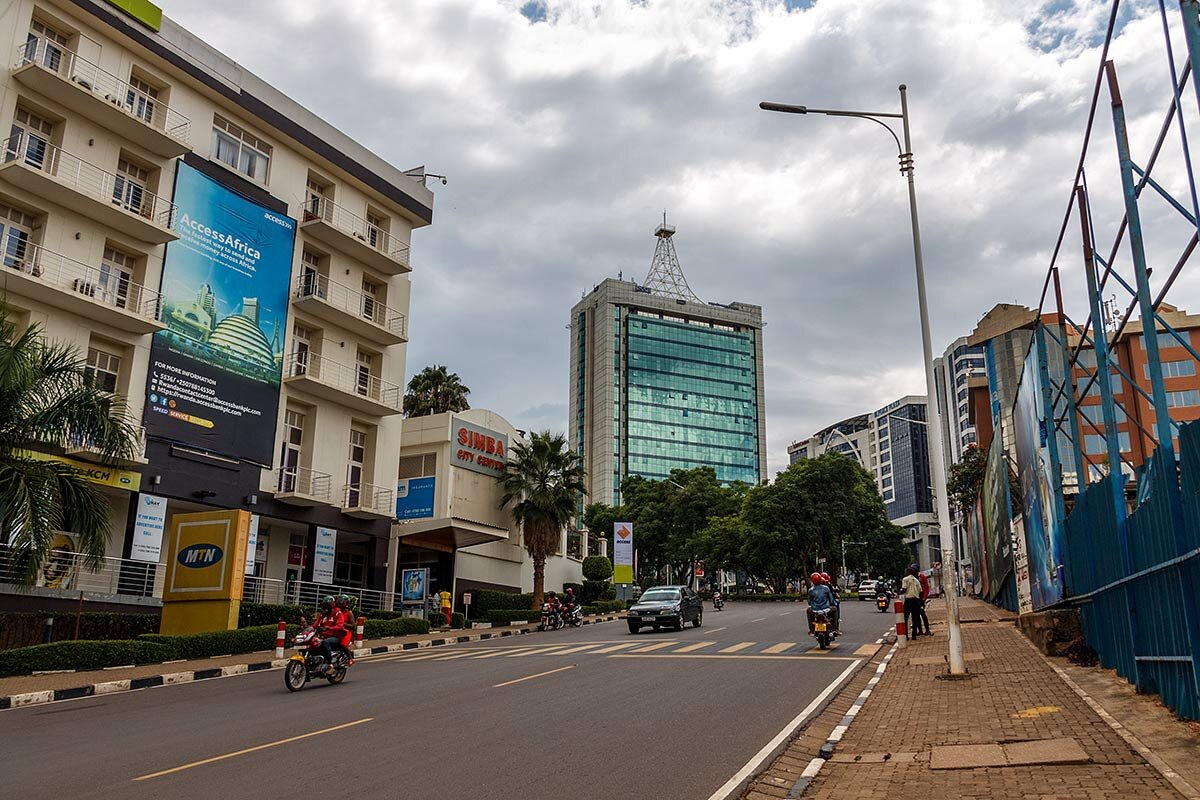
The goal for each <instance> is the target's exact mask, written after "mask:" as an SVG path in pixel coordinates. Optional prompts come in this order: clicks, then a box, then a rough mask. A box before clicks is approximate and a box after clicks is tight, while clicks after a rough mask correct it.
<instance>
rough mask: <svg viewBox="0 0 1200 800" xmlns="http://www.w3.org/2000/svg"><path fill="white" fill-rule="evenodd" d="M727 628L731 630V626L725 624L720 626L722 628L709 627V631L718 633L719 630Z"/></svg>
mask: <svg viewBox="0 0 1200 800" xmlns="http://www.w3.org/2000/svg"><path fill="white" fill-rule="evenodd" d="M725 630H729V626H728V625H725V626H723V627H720V628H709V629H708V632H709V633H716V632H717V631H725Z"/></svg>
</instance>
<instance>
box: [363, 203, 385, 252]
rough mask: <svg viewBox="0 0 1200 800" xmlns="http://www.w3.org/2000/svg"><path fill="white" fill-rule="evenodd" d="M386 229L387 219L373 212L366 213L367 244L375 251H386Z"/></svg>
mask: <svg viewBox="0 0 1200 800" xmlns="http://www.w3.org/2000/svg"><path fill="white" fill-rule="evenodd" d="M387 228H388V218H387V217H385V216H383V215H382V214H379V213H378V212H375V211H370V210H368V211H367V244H369V245H371V247H374V248H375V249H376V250H386V249H387Z"/></svg>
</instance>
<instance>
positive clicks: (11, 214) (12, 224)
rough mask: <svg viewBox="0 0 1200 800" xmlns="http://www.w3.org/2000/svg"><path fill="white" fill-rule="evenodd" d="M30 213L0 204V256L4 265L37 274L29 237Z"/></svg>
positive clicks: (30, 232) (31, 234)
mask: <svg viewBox="0 0 1200 800" xmlns="http://www.w3.org/2000/svg"><path fill="white" fill-rule="evenodd" d="M33 224H34V218H33V215H32V214H26V213H25V212H24V211H18V210H17V209H15V208H11V207H9V206H5V205H0V257H3V259H4V266H6V267H9V268H10V269H19V270H21V271H22V272H28V273H30V274H32V275H39V274H41V271H40V270H39V269H38V267H37V264H36V260H35V258H34V249H33V245H32V242H31V241H30V239H31V238H32V236H33Z"/></svg>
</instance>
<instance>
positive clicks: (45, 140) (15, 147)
mask: <svg viewBox="0 0 1200 800" xmlns="http://www.w3.org/2000/svg"><path fill="white" fill-rule="evenodd" d="M53 135H54V123H53V122H50V121H49V120H46V119H43V118H41V117H39V116H38V115H37V114H34V113H32V112H30V111H27V110H25V109H24V108H21V107H20V106H17V110H16V113H14V114H13V123H12V128H11V129H10V131H9V140H8V147H7V148H6V151H5V153H4V160H5V161H13V160H15V159H18V158H23V159H24V160H25V163H26V164H28V165H29V166H31V167H33V168H34V169H44V170H49V169H50V167H51V166H52V165H51V163H50V161H51V159H50V138H51V137H52V136H53Z"/></svg>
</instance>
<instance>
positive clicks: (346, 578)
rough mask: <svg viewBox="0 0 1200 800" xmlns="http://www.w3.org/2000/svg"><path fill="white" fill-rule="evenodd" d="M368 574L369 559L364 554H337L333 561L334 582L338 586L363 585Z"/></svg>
mask: <svg viewBox="0 0 1200 800" xmlns="http://www.w3.org/2000/svg"><path fill="white" fill-rule="evenodd" d="M366 574H367V557H366V556H364V555H363V554H362V553H346V552H341V553H336V554H335V555H334V561H333V582H334V583H335V584H337V585H338V586H359V587H361V586H362V585H363V578H364V577H365V576H366Z"/></svg>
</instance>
